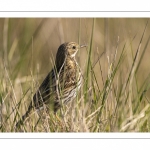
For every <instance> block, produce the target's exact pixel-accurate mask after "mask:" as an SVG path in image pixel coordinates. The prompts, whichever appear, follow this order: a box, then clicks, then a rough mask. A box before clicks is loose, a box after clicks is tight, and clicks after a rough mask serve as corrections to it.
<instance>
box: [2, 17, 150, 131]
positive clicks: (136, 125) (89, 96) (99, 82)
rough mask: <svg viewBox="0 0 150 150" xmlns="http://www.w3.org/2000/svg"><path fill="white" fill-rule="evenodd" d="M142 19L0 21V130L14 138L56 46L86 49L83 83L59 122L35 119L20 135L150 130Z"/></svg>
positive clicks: (80, 57)
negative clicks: (74, 45)
mask: <svg viewBox="0 0 150 150" xmlns="http://www.w3.org/2000/svg"><path fill="white" fill-rule="evenodd" d="M149 31H150V23H149V22H148V19H140V18H138V19H134V18H130V19H126V18H124V19H121V18H117V19H116V18H113V19H108V18H95V19H92V18H91V19H90V18H86V19H79V18H74V19H71V18H70V19H69V18H68V19H67V18H63V19H59V18H49V19H41V18H38V19H33V18H30V19H27V18H26V19H25V18H24V19H15V18H11V19H8V18H5V19H0V33H1V34H0V41H1V44H0V49H1V50H0V70H1V71H0V131H1V132H16V129H15V124H16V122H17V120H19V119H20V118H21V116H22V115H23V114H24V113H25V111H26V110H27V107H28V105H29V102H30V101H31V100H32V97H33V95H34V92H35V91H36V90H37V88H38V87H39V85H40V83H41V82H42V80H43V79H44V78H45V76H46V75H47V73H48V72H49V71H50V70H51V69H52V67H53V66H54V60H55V54H56V52H57V49H58V46H59V45H60V44H61V43H63V42H67V41H68V42H69V41H74V42H78V43H80V44H88V48H87V49H86V50H85V49H84V50H82V51H79V52H78V54H77V56H76V59H77V61H78V62H79V64H80V66H81V69H82V72H83V77H84V83H83V86H82V90H81V92H80V93H79V95H78V96H77V98H76V99H75V100H74V101H73V102H72V103H70V104H69V105H67V106H64V107H63V108H62V109H61V110H60V111H59V112H58V113H57V116H55V115H54V114H53V112H50V114H49V116H46V127H45V125H44V124H45V123H43V121H42V119H39V118H40V117H39V116H38V114H37V113H35V114H33V115H32V116H31V118H30V119H29V120H28V121H26V123H25V124H24V125H23V127H22V131H25V132H149V131H150V103H149V102H150V100H149V97H150V94H149V88H150V68H149V66H150V65H149V40H150V35H149Z"/></svg>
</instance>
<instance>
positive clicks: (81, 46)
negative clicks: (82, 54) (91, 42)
mask: <svg viewBox="0 0 150 150" xmlns="http://www.w3.org/2000/svg"><path fill="white" fill-rule="evenodd" d="M87 46H88V45H87V44H84V45H80V48H83V47H87Z"/></svg>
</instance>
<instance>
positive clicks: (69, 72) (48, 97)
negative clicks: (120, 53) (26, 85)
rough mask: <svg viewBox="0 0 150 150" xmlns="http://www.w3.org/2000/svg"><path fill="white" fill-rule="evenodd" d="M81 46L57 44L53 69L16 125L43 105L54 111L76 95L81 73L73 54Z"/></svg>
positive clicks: (72, 43) (70, 43) (80, 82)
mask: <svg viewBox="0 0 150 150" xmlns="http://www.w3.org/2000/svg"><path fill="white" fill-rule="evenodd" d="M83 47H86V45H79V44H77V43H75V42H68V43H64V44H62V45H60V46H59V48H58V51H57V54H56V60H55V65H54V67H53V69H52V70H51V71H50V72H49V74H48V75H47V77H46V78H45V80H44V81H43V83H42V84H41V86H40V87H39V88H38V90H37V91H36V93H35V94H34V96H33V100H32V101H31V103H30V105H29V107H28V110H27V112H26V113H25V114H24V115H23V116H22V119H20V120H19V121H18V122H17V124H16V127H18V126H20V124H23V123H24V121H25V120H26V119H27V118H28V117H29V116H30V114H31V113H32V112H33V111H35V110H39V109H41V108H43V106H44V105H45V106H46V109H47V110H51V109H53V111H54V113H56V112H57V110H58V109H59V108H60V107H61V106H62V104H67V103H68V102H69V101H72V100H73V99H74V98H75V97H76V95H77V93H78V92H79V90H80V87H81V84H82V74H81V69H80V67H79V65H78V63H77V61H76V59H75V55H76V53H77V51H78V50H79V49H80V48H83Z"/></svg>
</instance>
